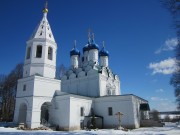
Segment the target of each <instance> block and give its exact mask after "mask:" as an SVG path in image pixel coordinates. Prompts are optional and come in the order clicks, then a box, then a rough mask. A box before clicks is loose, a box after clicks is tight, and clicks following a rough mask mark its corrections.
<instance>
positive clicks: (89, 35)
mask: <svg viewBox="0 0 180 135" xmlns="http://www.w3.org/2000/svg"><path fill="white" fill-rule="evenodd" d="M88 42H89V43H90V42H91V29H90V28H89V29H88Z"/></svg>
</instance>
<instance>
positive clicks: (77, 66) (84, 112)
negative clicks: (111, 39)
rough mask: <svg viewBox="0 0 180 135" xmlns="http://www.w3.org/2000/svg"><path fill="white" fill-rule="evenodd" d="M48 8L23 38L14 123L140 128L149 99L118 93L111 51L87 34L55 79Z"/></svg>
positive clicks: (147, 109) (65, 127)
mask: <svg viewBox="0 0 180 135" xmlns="http://www.w3.org/2000/svg"><path fill="white" fill-rule="evenodd" d="M47 13H48V9H47V6H46V7H45V8H44V10H43V17H42V20H41V21H40V24H39V25H38V27H37V28H36V29H35V31H34V33H33V34H32V36H31V38H30V39H29V40H28V41H27V46H26V54H25V61H24V68H23V78H22V79H20V80H18V86H17V94H16V105H15V113H14V122H15V123H16V124H20V123H24V124H25V125H26V126H27V127H29V128H36V127H40V126H42V125H46V126H59V127H60V128H61V129H62V130H77V129H83V128H85V127H87V128H88V127H90V126H91V125H92V118H93V119H94V120H95V123H96V127H97V128H115V127H117V126H118V122H119V121H118V118H117V115H115V114H117V113H118V112H121V113H123V117H122V120H121V125H122V126H123V127H126V128H139V127H140V121H141V120H143V119H148V118H149V113H148V111H149V105H148V101H147V100H145V99H142V98H140V97H138V96H135V95H133V94H127V95H121V92H120V80H119V77H118V75H116V74H114V73H113V72H112V71H111V69H110V67H109V66H108V57H109V53H108V51H107V50H106V49H105V47H104V46H103V47H102V48H99V46H98V45H97V44H96V43H95V40H94V36H93V34H90V33H89V39H88V43H87V44H86V45H85V46H84V48H83V53H82V54H83V55H81V54H80V51H79V50H78V49H77V47H76V45H75V46H74V48H73V49H72V50H71V51H70V60H71V66H70V68H69V70H68V71H67V72H66V74H65V75H64V76H63V77H62V78H61V80H58V79H55V73H56V51H57V44H56V42H55V39H54V36H53V33H52V31H51V27H50V24H49V22H48V20H47Z"/></svg>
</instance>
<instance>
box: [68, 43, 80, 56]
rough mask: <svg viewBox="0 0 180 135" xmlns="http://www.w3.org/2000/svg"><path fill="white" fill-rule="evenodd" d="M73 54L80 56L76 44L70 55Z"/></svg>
mask: <svg viewBox="0 0 180 135" xmlns="http://www.w3.org/2000/svg"><path fill="white" fill-rule="evenodd" d="M73 55H79V56H80V51H79V50H78V49H77V48H76V45H74V48H73V49H72V50H71V51H70V56H73Z"/></svg>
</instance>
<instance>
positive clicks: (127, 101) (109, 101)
mask: <svg viewBox="0 0 180 135" xmlns="http://www.w3.org/2000/svg"><path fill="white" fill-rule="evenodd" d="M108 107H112V110H113V115H112V116H109V115H108ZM94 110H95V113H96V114H97V115H100V116H103V118H104V128H116V127H117V126H118V118H117V116H116V115H115V114H116V113H117V112H122V113H123V114H124V115H123V117H122V121H121V124H122V126H123V127H127V128H137V127H138V125H136V123H135V119H134V108H133V102H132V96H124V97H123V96H108V97H101V98H97V99H95V101H94Z"/></svg>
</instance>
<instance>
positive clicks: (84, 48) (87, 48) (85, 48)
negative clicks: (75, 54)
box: [83, 42, 90, 53]
mask: <svg viewBox="0 0 180 135" xmlns="http://www.w3.org/2000/svg"><path fill="white" fill-rule="evenodd" d="M89 45H90V44H89V42H88V43H87V45H85V46H84V47H83V53H84V52H85V51H89Z"/></svg>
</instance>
